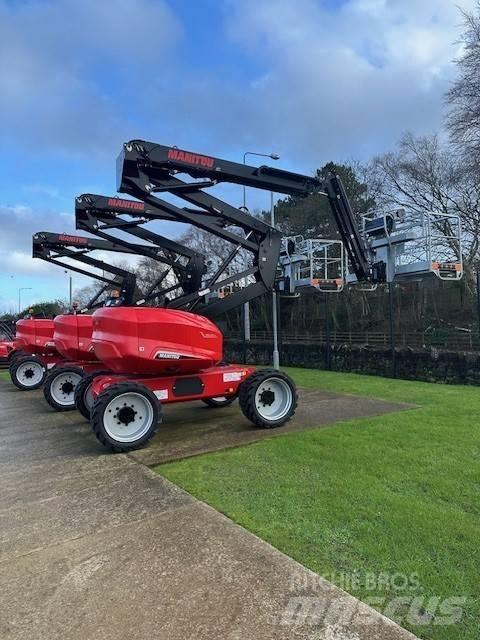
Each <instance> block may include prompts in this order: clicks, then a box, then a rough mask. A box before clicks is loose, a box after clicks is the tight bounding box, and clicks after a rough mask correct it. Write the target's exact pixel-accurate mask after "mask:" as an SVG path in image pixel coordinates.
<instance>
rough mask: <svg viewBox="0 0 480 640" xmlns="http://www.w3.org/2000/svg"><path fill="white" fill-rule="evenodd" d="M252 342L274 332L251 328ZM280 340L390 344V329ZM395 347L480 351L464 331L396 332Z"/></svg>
mask: <svg viewBox="0 0 480 640" xmlns="http://www.w3.org/2000/svg"><path fill="white" fill-rule="evenodd" d="M225 339H226V340H235V341H238V342H243V332H241V331H227V332H226V333H225ZM250 339H251V341H252V342H272V339H273V335H272V332H270V331H252V332H251V336H250ZM280 339H281V342H283V343H292V342H293V343H295V342H299V343H300V342H301V343H309V344H319V343H325V344H331V345H342V344H352V345H359V346H372V347H379V348H381V347H385V348H390V347H391V336H390V333H389V332H379V331H335V330H331V331H330V332H329V333H328V334H327V333H326V332H322V331H320V332H316V333H295V334H293V333H285V334H283V333H282V335H281V336H280ZM394 342H395V346H396V347H397V348H402V347H411V348H412V349H421V348H430V347H436V348H439V349H448V350H452V351H480V338H479V335H478V333H477V332H475V333H474V332H463V331H455V330H442V331H435V332H432V331H425V332H399V333H396V334H395V336H394Z"/></svg>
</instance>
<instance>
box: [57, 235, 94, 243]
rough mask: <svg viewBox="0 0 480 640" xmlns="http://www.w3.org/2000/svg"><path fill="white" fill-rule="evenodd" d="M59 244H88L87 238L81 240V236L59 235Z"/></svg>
mask: <svg viewBox="0 0 480 640" xmlns="http://www.w3.org/2000/svg"><path fill="white" fill-rule="evenodd" d="M58 241H59V242H68V243H69V244H88V240H87V238H82V237H81V236H66V235H59V236H58Z"/></svg>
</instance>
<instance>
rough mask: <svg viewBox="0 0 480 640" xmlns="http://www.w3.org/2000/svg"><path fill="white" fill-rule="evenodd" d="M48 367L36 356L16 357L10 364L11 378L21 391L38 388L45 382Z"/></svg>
mask: <svg viewBox="0 0 480 640" xmlns="http://www.w3.org/2000/svg"><path fill="white" fill-rule="evenodd" d="M46 376H47V368H46V366H45V365H44V364H43V362H42V361H41V360H40V358H37V357H36V356H25V357H23V358H15V360H13V362H12V363H11V364H10V378H11V379H12V382H13V384H14V385H15V386H16V387H17V388H18V389H20V390H21V391H31V390H33V389H38V388H39V387H41V386H42V384H43V383H44V382H45V378H46Z"/></svg>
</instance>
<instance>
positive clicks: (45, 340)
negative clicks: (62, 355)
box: [15, 319, 56, 354]
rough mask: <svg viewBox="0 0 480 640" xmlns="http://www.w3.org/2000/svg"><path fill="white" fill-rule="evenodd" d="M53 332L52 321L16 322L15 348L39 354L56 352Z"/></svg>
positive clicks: (32, 320)
mask: <svg viewBox="0 0 480 640" xmlns="http://www.w3.org/2000/svg"><path fill="white" fill-rule="evenodd" d="M53 332H54V324H53V320H43V319H42V320H39V319H28V320H27V319H25V320H17V322H16V339H15V348H16V349H25V350H27V351H29V353H39V354H42V353H45V352H48V353H53V352H56V349H55V342H54V340H53Z"/></svg>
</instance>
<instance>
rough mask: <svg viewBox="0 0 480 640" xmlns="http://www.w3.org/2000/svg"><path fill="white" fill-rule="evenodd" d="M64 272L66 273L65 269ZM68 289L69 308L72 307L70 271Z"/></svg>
mask: <svg viewBox="0 0 480 640" xmlns="http://www.w3.org/2000/svg"><path fill="white" fill-rule="evenodd" d="M65 273H68V271H67V270H66V269H65ZM68 291H69V307H70V309H71V308H72V272H70V276H69V287H68Z"/></svg>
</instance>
